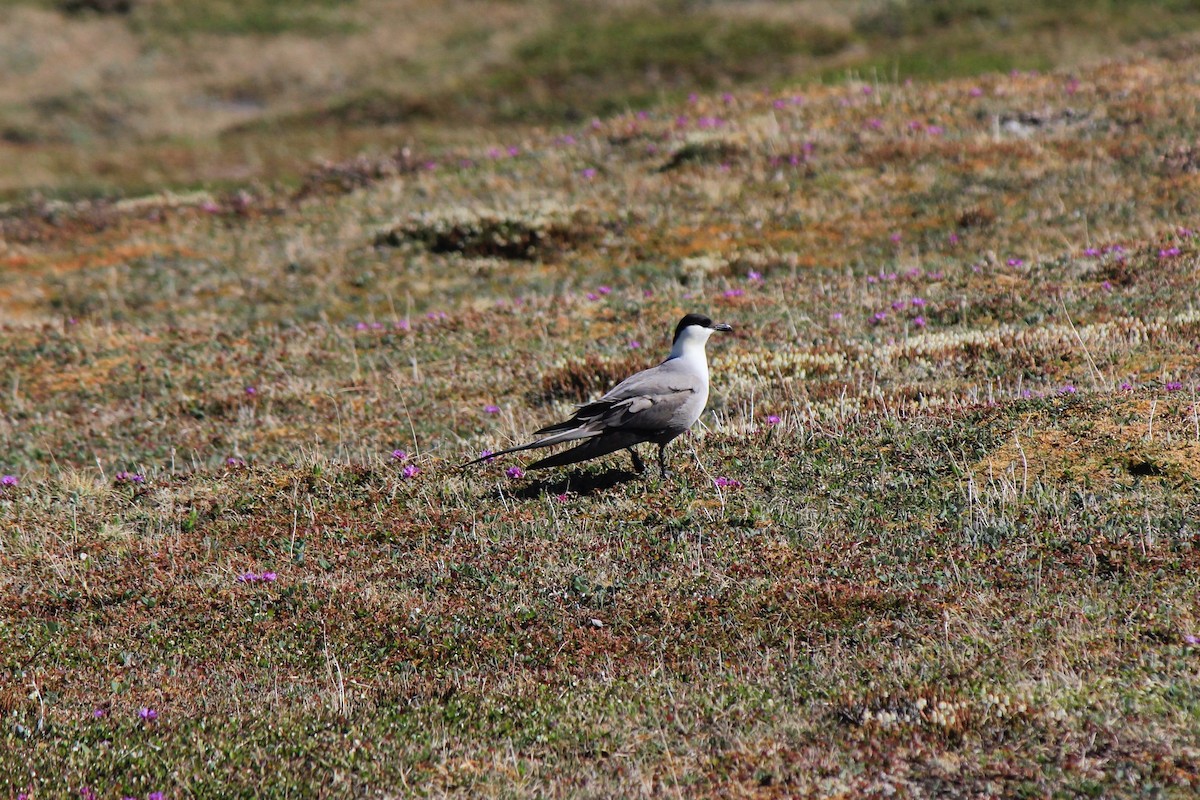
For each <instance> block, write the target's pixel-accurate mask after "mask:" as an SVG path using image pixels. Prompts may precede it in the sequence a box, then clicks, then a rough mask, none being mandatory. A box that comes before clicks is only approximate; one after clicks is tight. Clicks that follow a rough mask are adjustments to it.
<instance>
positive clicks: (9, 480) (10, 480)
mask: <svg viewBox="0 0 1200 800" xmlns="http://www.w3.org/2000/svg"><path fill="white" fill-rule="evenodd" d="M18 482H19V480H18V478H17V476H16V475H5V476H4V477H0V486H16V485H17V483H18Z"/></svg>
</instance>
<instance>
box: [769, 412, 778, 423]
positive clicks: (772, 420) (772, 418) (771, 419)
mask: <svg viewBox="0 0 1200 800" xmlns="http://www.w3.org/2000/svg"><path fill="white" fill-rule="evenodd" d="M767 424H768V425H778V424H779V415H778V414H768V415H767Z"/></svg>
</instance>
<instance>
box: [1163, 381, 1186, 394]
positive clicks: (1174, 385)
mask: <svg viewBox="0 0 1200 800" xmlns="http://www.w3.org/2000/svg"><path fill="white" fill-rule="evenodd" d="M1163 388H1164V389H1166V390H1167V391H1168V392H1178V391H1179V390H1181V389H1182V388H1183V384H1182V383H1181V382H1179V381H1167V382H1166V384H1164V385H1163Z"/></svg>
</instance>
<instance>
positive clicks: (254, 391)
mask: <svg viewBox="0 0 1200 800" xmlns="http://www.w3.org/2000/svg"><path fill="white" fill-rule="evenodd" d="M246 394H248V395H251V396H253V395H256V394H258V389H256V388H254V387H253V386H247V387H246Z"/></svg>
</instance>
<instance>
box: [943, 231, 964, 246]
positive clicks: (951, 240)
mask: <svg viewBox="0 0 1200 800" xmlns="http://www.w3.org/2000/svg"><path fill="white" fill-rule="evenodd" d="M946 241H948V242H949V243H950V244H952V245H954V244H958V243H959V241H961V240H960V239H959V236H958V234H957V233H952V234H950V235H949V236H947V237H946Z"/></svg>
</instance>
